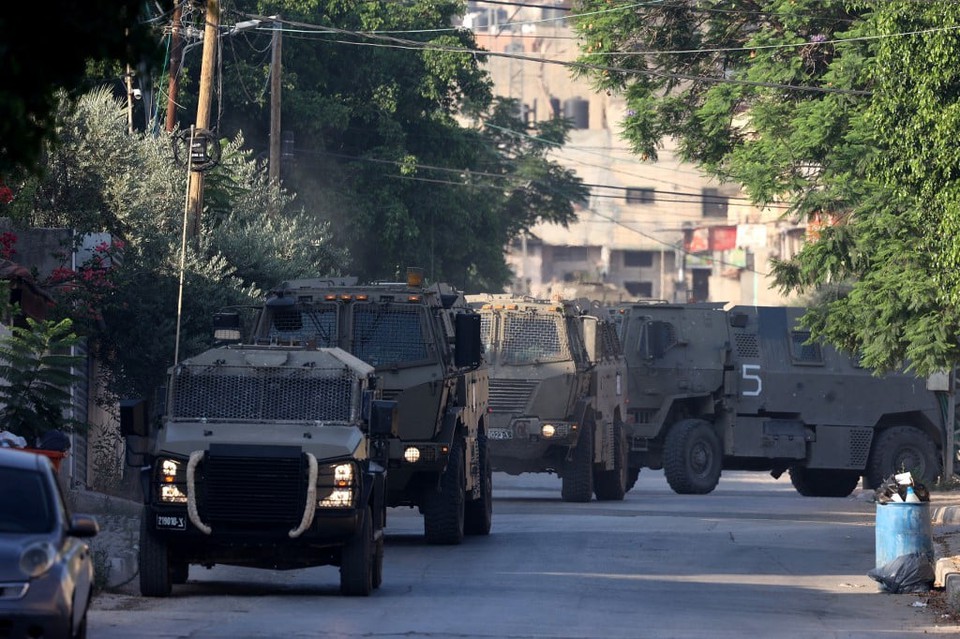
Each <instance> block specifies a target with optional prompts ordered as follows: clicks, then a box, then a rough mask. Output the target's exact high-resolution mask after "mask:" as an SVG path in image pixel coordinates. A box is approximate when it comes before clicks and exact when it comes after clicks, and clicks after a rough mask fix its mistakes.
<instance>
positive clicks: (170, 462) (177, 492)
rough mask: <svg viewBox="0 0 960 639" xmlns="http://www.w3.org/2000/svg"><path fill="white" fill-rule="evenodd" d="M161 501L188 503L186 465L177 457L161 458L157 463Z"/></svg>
mask: <svg viewBox="0 0 960 639" xmlns="http://www.w3.org/2000/svg"><path fill="white" fill-rule="evenodd" d="M157 466H158V468H159V469H160V470H159V477H158V479H159V481H160V495H159V497H160V501H161V502H163V503H166V504H185V503H187V488H186V466H185V465H184V463H183V462H181V461H178V460H176V459H161V460H159V464H158V465H157Z"/></svg>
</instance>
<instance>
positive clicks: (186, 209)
mask: <svg viewBox="0 0 960 639" xmlns="http://www.w3.org/2000/svg"><path fill="white" fill-rule="evenodd" d="M195 130H196V125H194V124H191V125H190V145H189V147H188V148H189V149H190V153H188V154H187V197H186V202H185V203H184V206H183V236H182V237H181V239H180V286H179V288H178V290H177V338H176V343H175V344H174V347H173V365H174V366H176V365H177V362H179V361H180V319H181V317H182V316H183V272H184V270H186V262H187V218H188V217H189V215H190V171H192V170H193V134H194V131H195Z"/></svg>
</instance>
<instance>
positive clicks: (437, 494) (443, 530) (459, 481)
mask: <svg viewBox="0 0 960 639" xmlns="http://www.w3.org/2000/svg"><path fill="white" fill-rule="evenodd" d="M466 483H467V480H466V471H465V469H464V459H463V440H461V439H460V438H459V437H455V438H454V440H453V445H452V446H451V447H450V456H449V458H448V460H447V467H446V468H445V469H444V471H443V475H441V476H440V486H439V487H436V488H435V487H430V488H428V489H427V492H426V495H425V496H424V500H423V502H424V504H423V533H424V537H425V539H426V541H427V543H428V544H435V545H455V544H459V543H461V542H463V535H464V520H465V519H466V499H467V496H466V487H465V486H466Z"/></svg>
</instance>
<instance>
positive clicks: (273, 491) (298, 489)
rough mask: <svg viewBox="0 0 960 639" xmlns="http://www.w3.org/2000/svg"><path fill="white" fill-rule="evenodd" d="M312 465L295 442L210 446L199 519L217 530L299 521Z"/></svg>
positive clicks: (289, 524)
mask: <svg viewBox="0 0 960 639" xmlns="http://www.w3.org/2000/svg"><path fill="white" fill-rule="evenodd" d="M307 479H308V472H307V464H306V460H305V458H304V456H303V454H302V453H301V452H300V449H299V448H296V447H292V446H226V445H225V446H217V445H214V446H211V447H210V451H209V452H208V453H207V455H206V457H205V458H204V461H203V464H202V465H201V479H199V480H198V484H199V485H200V486H202V489H201V495H202V497H201V500H200V505H199V508H200V518H201V519H202V520H204V521H205V522H206V523H208V524H209V525H211V526H212V527H213V528H217V526H218V525H220V526H223V527H226V528H237V529H240V528H242V529H248V528H264V527H271V526H283V527H287V528H293V527H295V526H296V525H297V524H299V523H300V520H301V519H302V517H303V509H304V506H305V504H306V487H307Z"/></svg>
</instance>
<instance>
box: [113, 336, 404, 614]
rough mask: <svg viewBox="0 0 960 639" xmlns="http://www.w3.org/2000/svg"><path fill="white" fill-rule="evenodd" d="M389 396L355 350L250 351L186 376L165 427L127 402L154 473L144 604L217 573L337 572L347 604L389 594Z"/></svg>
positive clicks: (166, 397)
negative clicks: (204, 571)
mask: <svg viewBox="0 0 960 639" xmlns="http://www.w3.org/2000/svg"><path fill="white" fill-rule="evenodd" d="M231 332H232V331H231ZM237 336H239V333H237ZM378 393H379V390H378V380H377V377H376V375H375V373H374V369H373V367H372V366H370V365H369V364H366V363H365V362H362V361H361V360H359V359H357V358H356V357H354V356H352V355H350V354H349V353H347V352H346V351H344V350H342V349H339V348H318V347H316V346H311V347H306V346H304V345H296V346H291V345H286V346H280V345H250V344H248V345H244V346H240V345H230V346H221V347H218V348H214V349H211V350H208V351H206V352H204V353H201V354H200V355H198V356H196V357H192V358H189V359H185V360H183V361H181V362H178V363H177V364H175V365H174V366H173V367H172V369H171V370H170V373H169V385H168V386H167V387H166V388H165V392H164V393H162V394H161V403H162V405H161V407H160V411H159V412H160V415H159V417H158V421H157V422H156V423H154V422H153V421H151V420H150V419H148V417H147V412H148V411H147V410H146V405H145V403H144V402H143V401H138V400H131V401H124V402H122V403H121V407H120V425H121V432H123V434H124V435H125V436H126V437H127V450H128V455H129V457H128V461H130V463H131V464H135V465H136V466H139V467H142V468H143V475H142V479H143V492H144V500H145V504H144V508H143V514H142V517H141V529H140V555H139V562H140V563H139V575H140V591H141V593H142V594H143V595H144V596H148V597H165V596H167V595H169V594H171V591H172V587H173V585H175V584H182V583H185V582H186V580H187V577H188V575H189V570H190V566H191V565H194V566H205V567H208V568H209V567H212V566H214V565H216V564H226V565H234V566H249V567H254V568H267V569H281V570H282V569H295V568H306V567H311V566H324V565H334V566H339V568H340V589H341V592H342V593H343V594H345V595H361V596H365V595H369V594H370V592H371V591H372V590H373V589H374V588H377V587H379V586H380V583H381V581H382V574H383V572H382V571H383V527H384V525H385V523H386V484H385V482H386V471H385V466H386V463H387V460H386V442H387V438H388V437H389V436H390V435H391V433H392V432H393V431H394V430H395V428H396V424H395V412H396V407H395V405H394V403H393V402H389V401H383V400H380V399H378Z"/></svg>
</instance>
